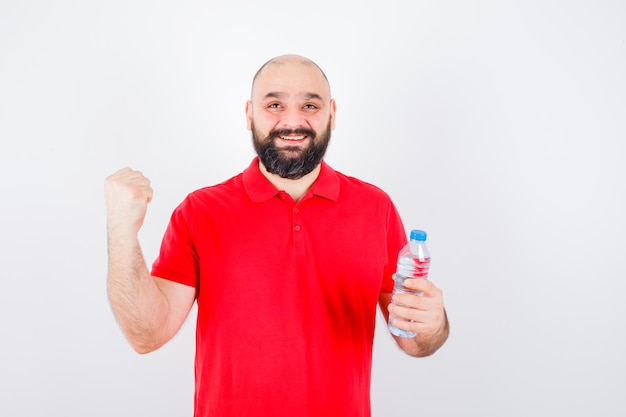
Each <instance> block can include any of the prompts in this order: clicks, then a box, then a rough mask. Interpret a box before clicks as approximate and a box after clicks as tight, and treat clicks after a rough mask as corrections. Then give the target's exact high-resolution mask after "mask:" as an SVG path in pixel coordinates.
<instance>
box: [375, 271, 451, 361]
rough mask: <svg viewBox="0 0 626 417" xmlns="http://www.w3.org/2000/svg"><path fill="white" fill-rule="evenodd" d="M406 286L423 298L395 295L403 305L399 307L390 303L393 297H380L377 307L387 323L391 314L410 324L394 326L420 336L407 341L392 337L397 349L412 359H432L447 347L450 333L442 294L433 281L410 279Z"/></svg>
mask: <svg viewBox="0 0 626 417" xmlns="http://www.w3.org/2000/svg"><path fill="white" fill-rule="evenodd" d="M404 285H406V286H407V287H408V288H411V289H414V290H418V291H422V292H423V293H424V295H423V296H417V295H410V294H396V295H394V299H395V298H396V297H397V301H398V303H399V304H402V305H403V306H399V305H396V304H392V303H391V301H392V296H391V294H389V293H382V294H380V297H379V301H378V304H379V306H380V309H381V311H382V312H383V316H384V317H385V322H387V321H388V320H389V313H390V312H392V313H393V314H395V315H396V317H401V318H404V319H405V320H407V321H405V320H400V321H398V322H397V323H394V324H395V325H396V326H397V327H399V328H401V329H405V330H409V331H412V332H415V333H417V336H415V337H413V338H408V339H407V338H403V337H397V336H394V335H392V336H393V338H394V339H395V341H396V343H397V344H398V346H399V347H400V348H401V349H402V350H403V351H404V352H406V353H407V354H409V355H411V356H416V357H423V356H429V355H432V354H433V353H435V352H436V351H437V350H438V349H439V348H440V347H441V346H442V345H443V344H444V343H445V341H446V339H447V338H448V334H449V332H450V325H449V323H448V317H447V315H446V310H445V308H444V305H443V293H442V291H441V290H440V289H439V288H437V287H436V286H435V284H433V283H432V282H431V281H427V280H423V279H409V280H406V281H405V283H404ZM408 320H412V321H408Z"/></svg>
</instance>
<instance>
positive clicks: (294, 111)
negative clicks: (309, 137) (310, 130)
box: [280, 106, 308, 129]
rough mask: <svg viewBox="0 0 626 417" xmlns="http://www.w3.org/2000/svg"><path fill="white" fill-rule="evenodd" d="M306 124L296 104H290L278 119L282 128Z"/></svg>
mask: <svg viewBox="0 0 626 417" xmlns="http://www.w3.org/2000/svg"><path fill="white" fill-rule="evenodd" d="M306 126H308V124H307V122H306V119H305V117H304V115H303V113H302V112H301V111H300V109H299V108H298V107H297V106H290V107H289V108H287V109H285V111H284V112H283V114H282V118H281V119H280V127H281V128H282V129H297V128H299V127H306Z"/></svg>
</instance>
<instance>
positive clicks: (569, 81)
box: [0, 0, 626, 417]
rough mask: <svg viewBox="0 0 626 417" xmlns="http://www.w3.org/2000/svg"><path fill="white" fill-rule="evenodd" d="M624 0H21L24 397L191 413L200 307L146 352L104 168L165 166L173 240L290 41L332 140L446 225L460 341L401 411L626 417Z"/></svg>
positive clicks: (382, 348) (8, 244) (421, 217)
mask: <svg viewBox="0 0 626 417" xmlns="http://www.w3.org/2000/svg"><path fill="white" fill-rule="evenodd" d="M625 22H626V6H625V3H624V2H622V1H617V0H616V1H583V0H581V1H555V0H546V1H476V2H469V1H437V2H425V1H414V2H409V1H406V2H400V1H384V2H382V1H381V2H371V1H359V2H356V1H354V2H339V1H334V2H332V1H319V2H291V1H277V2H254V1H243V0H235V1H228V2H223V3H222V4H219V3H217V2H210V1H199V0H183V1H176V2H174V1H171V2H164V1H148V0H136V1H121V0H114V1H106V2H105V1H102V2H86V1H68V0H65V1H55V2H50V1H32V0H31V1H18V0H14V1H10V0H0V185H1V190H0V249H1V250H0V265H1V268H0V284H1V285H0V335H1V336H0V337H1V343H0V415H3V416H39V415H63V416H85V415H89V416H94V417H95V416H107V417H108V416H139V415H142V416H143V415H145V416H148V415H150V416H155V417H156V416H174V415H176V416H191V415H192V399H193V354H194V352H193V350H194V324H195V323H194V317H193V314H192V316H191V317H190V319H189V320H188V321H187V322H186V323H185V325H184V327H183V329H182V330H181V332H180V333H179V334H178V335H177V336H176V337H175V338H174V339H173V340H172V341H171V342H170V343H169V344H167V345H166V346H164V347H163V348H162V349H160V350H159V351H157V352H154V353H151V354H149V355H146V356H140V355H137V354H136V353H134V351H132V349H131V348H130V347H129V345H128V344H127V342H126V341H125V339H124V338H123V335H122V333H121V331H120V329H119V328H118V326H117V324H116V322H115V319H114V317H113V314H112V313H111V310H110V307H109V304H108V300H107V296H106V267H107V264H106V262H107V248H106V222H105V211H104V199H103V181H104V178H105V177H106V176H107V175H109V174H110V173H112V172H114V171H115V170H117V169H119V168H121V167H124V166H131V167H133V168H135V169H140V170H142V171H143V172H144V173H145V175H146V176H148V177H149V178H150V179H151V180H152V183H153V187H154V189H155V197H154V201H153V202H152V203H151V204H150V207H149V213H148V215H147V218H146V221H145V223H144V227H143V229H142V232H141V236H140V238H141V243H142V245H143V248H144V254H145V257H146V260H147V262H148V263H149V264H151V263H152V261H153V260H154V258H155V256H156V254H157V251H158V247H159V244H160V240H161V237H162V234H163V232H164V230H165V227H166V225H167V221H168V219H169V215H170V214H171V211H172V210H173V209H174V207H175V206H176V205H177V204H178V203H179V202H180V201H181V200H182V199H183V198H184V196H185V195H186V194H187V193H189V192H190V191H192V190H194V189H196V188H199V187H202V186H205V185H211V184H214V183H217V182H220V181H222V180H224V179H227V178H229V177H230V176H232V175H235V174H237V173H239V172H240V171H241V170H242V169H244V168H245V166H247V164H248V163H249V162H250V160H251V158H252V157H253V156H254V153H253V148H252V145H251V141H250V134H249V132H248V131H247V130H246V128H245V127H246V124H245V118H244V104H245V100H246V99H247V98H248V96H249V90H250V83H251V79H252V76H253V75H254V73H255V72H256V70H257V69H258V67H259V66H260V65H261V64H262V63H264V62H265V61H266V60H267V59H269V58H271V57H273V56H276V55H280V54H283V53H298V54H302V55H305V56H308V57H309V58H312V59H313V60H314V61H316V62H317V63H318V64H319V65H320V66H321V67H322V68H323V69H324V70H325V72H326V74H327V75H328V78H329V79H330V82H331V87H332V94H333V96H334V97H335V99H336V100H337V104H338V111H337V127H336V130H335V131H334V133H333V138H332V141H331V145H330V148H329V151H328V154H327V161H328V162H329V163H330V164H331V165H332V166H333V167H334V168H335V169H337V170H339V171H342V172H344V173H346V174H349V175H354V176H357V177H359V178H361V179H363V180H366V181H368V182H372V183H374V184H376V185H378V186H380V187H381V188H383V189H384V190H385V191H387V192H388V193H389V194H390V195H391V197H392V198H393V200H394V201H395V203H396V205H397V207H398V209H399V211H400V213H401V215H402V217H403V220H404V222H405V226H406V228H407V232H408V231H409V229H411V228H422V229H425V230H426V231H428V233H429V239H428V244H429V247H430V251H431V254H432V256H433V263H432V269H431V275H430V277H431V279H432V280H433V281H434V282H435V283H436V284H437V285H438V286H439V287H441V288H442V289H443V290H444V293H445V301H446V306H447V310H448V314H449V317H450V321H451V328H452V332H451V336H450V339H449V340H448V342H447V344H446V345H445V346H444V347H443V348H442V349H441V350H440V351H439V352H437V353H436V354H435V355H434V356H432V357H429V358H423V359H414V358H410V357H408V356H406V355H404V354H402V353H401V352H400V351H399V350H398V349H397V348H396V347H395V345H394V343H393V341H392V340H391V337H390V336H389V335H388V333H387V330H386V328H385V325H384V323H383V322H382V320H380V321H379V323H378V326H377V331H376V339H375V345H374V355H375V356H374V365H373V370H372V407H373V415H374V416H375V417H387V416H431V417H435V416H442V417H443V416H445V417H457V416H475V415H480V416H498V417H499V416H530V415H532V416H555V415H568V416H591V415H593V416H617V415H624V414H626V400H625V399H624V398H625V397H624V395H623V392H624V388H625V387H626V378H625V376H624V375H626V366H625V364H626V361H625V359H624V352H625V351H626V342H625V337H624V336H625V335H624V333H625V330H624V329H625V325H626V323H625V321H626V320H625V316H626V307H625V305H626V304H625V303H624V302H623V297H624V292H625V289H626V285H625V284H624V281H625V279H626V267H625V266H624V264H625V261H624V255H623V252H624V249H626V239H625V237H624V236H625V235H626V222H625V221H624V213H625V212H626V203H625V201H626V192H625V188H626V187H625V185H624V182H625V181H624V180H625V178H626V164H625V163H624V159H625V156H626V150H625V145H624V142H625V139H626V122H625V120H626V117H625V116H626V99H625V97H626V77H625V75H624V74H626V29H625V27H626V25H625V24H624V23H625Z"/></svg>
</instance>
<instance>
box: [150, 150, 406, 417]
mask: <svg viewBox="0 0 626 417" xmlns="http://www.w3.org/2000/svg"><path fill="white" fill-rule="evenodd" d="M405 242H406V233H405V230H404V227H403V225H402V222H401V220H400V217H399V215H398V213H397V210H396V208H395V207H394V205H393V204H392V202H391V200H390V198H389V197H388V195H387V194H385V193H384V192H383V191H381V190H380V189H378V188H376V187H374V186H372V185H370V184H367V183H364V182H362V181H359V180H357V179H355V178H351V177H348V176H345V175H343V174H341V173H339V172H336V171H334V170H333V169H332V168H330V166H328V165H327V164H326V163H322V169H321V172H320V175H319V177H318V179H317V180H316V181H315V183H314V184H313V186H312V187H311V190H310V191H309V193H308V194H307V195H306V196H304V197H303V198H302V199H301V200H300V201H299V202H298V203H296V202H294V200H293V199H292V198H291V197H290V196H289V195H288V194H287V193H285V192H284V191H278V190H276V188H275V187H274V186H273V185H272V184H271V183H270V182H269V181H268V180H267V179H266V178H265V177H264V176H263V175H262V173H261V172H260V170H259V168H258V159H256V158H255V160H254V161H253V162H252V163H251V164H250V166H249V167H248V168H247V169H246V170H245V171H244V172H243V173H241V174H239V175H237V176H235V177H233V178H231V179H230V180H228V181H226V182H224V183H222V184H219V185H216V186H212V187H207V188H203V189H200V190H197V191H195V192H193V193H191V194H190V195H189V196H188V197H187V198H186V199H185V200H184V201H183V202H182V204H181V205H180V206H179V207H178V208H177V209H176V210H175V211H174V213H173V215H172V218H171V222H170V224H169V226H168V229H167V231H166V233H165V236H164V238H163V243H162V247H161V251H160V255H159V257H158V259H157V260H156V261H155V263H154V265H153V269H152V275H154V276H158V277H162V278H166V279H169V280H172V281H176V282H179V283H182V284H185V285H189V286H193V287H196V288H197V291H198V292H197V294H198V295H197V303H198V320H197V329H196V339H197V340H196V341H197V349H196V362H195V367H196V394H195V416H196V417H205V416H220V417H228V416H238V417H240V416H254V417H259V416H272V417H280V416H289V417H293V416H298V417H305V416H316V417H319V416H324V417H332V416H341V417H350V416H358V417H367V416H369V415H370V397H369V395H370V375H371V364H372V343H373V337H374V325H375V320H376V306H377V301H378V296H379V293H381V292H391V290H392V287H393V281H392V279H391V275H392V274H393V273H394V271H395V264H396V260H397V255H398V251H399V250H400V248H401V247H402V246H403V245H404V243H405Z"/></svg>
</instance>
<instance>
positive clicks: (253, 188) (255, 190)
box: [243, 157, 339, 203]
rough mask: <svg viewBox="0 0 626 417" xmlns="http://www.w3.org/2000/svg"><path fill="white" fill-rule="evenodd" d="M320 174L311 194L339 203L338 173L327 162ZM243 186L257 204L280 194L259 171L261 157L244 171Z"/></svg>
mask: <svg viewBox="0 0 626 417" xmlns="http://www.w3.org/2000/svg"><path fill="white" fill-rule="evenodd" d="M321 164H322V167H321V170H320V174H319V176H318V177H317V179H316V180H315V182H314V183H313V185H312V186H311V190H310V191H309V194H312V195H316V196H320V197H324V198H327V199H329V200H332V201H337V199H338V198H339V177H338V176H337V172H335V170H334V169H332V168H331V167H330V166H329V165H328V164H327V163H326V162H324V161H322V162H321ZM243 186H244V189H245V190H246V193H247V194H248V196H249V197H250V199H251V200H252V201H254V202H255V203H261V202H263V201H267V200H269V199H270V198H272V197H274V196H275V195H277V194H278V193H279V191H280V190H277V189H276V187H274V185H272V183H271V182H269V180H268V179H267V178H265V176H263V174H262V173H261V170H260V169H259V157H255V158H254V159H253V160H252V162H251V163H250V165H249V166H248V168H246V169H245V170H244V171H243Z"/></svg>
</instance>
